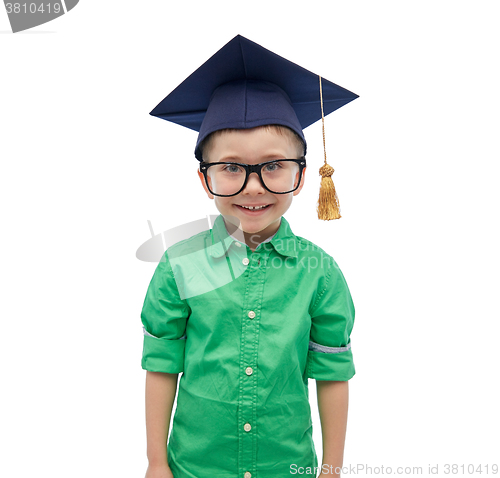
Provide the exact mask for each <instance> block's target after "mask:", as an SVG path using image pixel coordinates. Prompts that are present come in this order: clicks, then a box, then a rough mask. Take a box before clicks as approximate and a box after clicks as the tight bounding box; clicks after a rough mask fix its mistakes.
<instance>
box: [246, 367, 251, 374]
mask: <svg viewBox="0 0 500 478" xmlns="http://www.w3.org/2000/svg"><path fill="white" fill-rule="evenodd" d="M245 373H246V374H247V375H252V373H253V370H252V367H247V368H246V369H245Z"/></svg>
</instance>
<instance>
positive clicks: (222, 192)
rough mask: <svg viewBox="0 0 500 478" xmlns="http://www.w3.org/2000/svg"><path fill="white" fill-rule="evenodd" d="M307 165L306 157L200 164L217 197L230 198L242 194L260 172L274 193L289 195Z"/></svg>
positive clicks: (210, 189) (260, 175)
mask: <svg viewBox="0 0 500 478" xmlns="http://www.w3.org/2000/svg"><path fill="white" fill-rule="evenodd" d="M305 167H306V159H305V157H302V158H299V159H274V160H272V161H266V162H265V163H259V164H244V163H233V162H225V161H224V162H219V163H206V162H202V163H200V171H201V172H202V173H203V176H204V177H205V184H206V185H207V188H208V190H209V191H210V193H212V194H213V195H214V196H221V197H230V196H236V195H237V194H239V193H240V192H241V191H243V189H245V186H246V185H247V182H248V177H249V176H250V174H252V173H256V174H257V175H258V176H259V178H260V182H261V183H262V186H264V188H265V189H267V190H268V191H269V192H270V193H273V194H287V193H291V192H293V191H295V190H296V189H297V188H298V187H299V186H300V182H301V180H302V171H303V170H304V168H305Z"/></svg>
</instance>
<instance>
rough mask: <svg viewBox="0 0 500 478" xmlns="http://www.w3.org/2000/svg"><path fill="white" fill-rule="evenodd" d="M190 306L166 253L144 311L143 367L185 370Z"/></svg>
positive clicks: (156, 370)
mask: <svg viewBox="0 0 500 478" xmlns="http://www.w3.org/2000/svg"><path fill="white" fill-rule="evenodd" d="M189 314H190V309H189V306H188V305H187V303H186V301H185V300H182V299H181V298H180V295H179V291H178V288H177V284H176V282H175V278H174V274H173V272H172V268H171V265H170V261H169V259H168V255H167V254H166V253H165V254H164V256H163V257H162V260H161V261H160V262H159V264H158V266H157V268H156V270H155V273H154V275H153V278H152V279H151V282H150V284H149V287H148V291H147V293H146V298H145V300H144V305H143V307H142V312H141V320H142V325H143V333H144V345H143V351H142V362H141V365H142V368H143V369H144V370H149V371H151V372H164V373H180V372H183V371H184V349H185V344H186V324H187V319H188V317H189Z"/></svg>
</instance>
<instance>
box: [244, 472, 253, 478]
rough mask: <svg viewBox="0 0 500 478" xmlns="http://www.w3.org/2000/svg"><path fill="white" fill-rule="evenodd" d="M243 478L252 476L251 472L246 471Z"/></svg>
mask: <svg viewBox="0 0 500 478" xmlns="http://www.w3.org/2000/svg"><path fill="white" fill-rule="evenodd" d="M243 478H252V473H250V472H249V471H247V472H246V473H245V474H244V475H243Z"/></svg>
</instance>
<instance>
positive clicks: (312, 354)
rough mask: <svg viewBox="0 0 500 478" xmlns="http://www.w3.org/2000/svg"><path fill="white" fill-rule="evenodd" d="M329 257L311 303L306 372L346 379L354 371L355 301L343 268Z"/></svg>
mask: <svg viewBox="0 0 500 478" xmlns="http://www.w3.org/2000/svg"><path fill="white" fill-rule="evenodd" d="M330 259H331V260H330V262H329V268H328V269H327V272H326V273H325V276H324V278H323V279H322V280H321V281H320V287H319V289H318V290H319V295H318V297H317V298H316V302H315V303H314V305H313V307H312V313H311V334H310V339H309V350H308V355H307V364H306V375H307V378H313V379H316V380H335V381H346V380H349V379H351V378H352V377H353V376H354V374H355V369H354V362H353V358H352V351H351V340H350V335H351V331H352V328H353V325H354V304H353V302H352V298H351V294H350V292H349V288H348V287H347V283H346V281H345V278H344V276H343V274H342V272H341V271H340V269H339V267H338V265H337V264H336V262H335V261H334V260H333V258H330ZM323 285H324V287H322V286H323Z"/></svg>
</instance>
